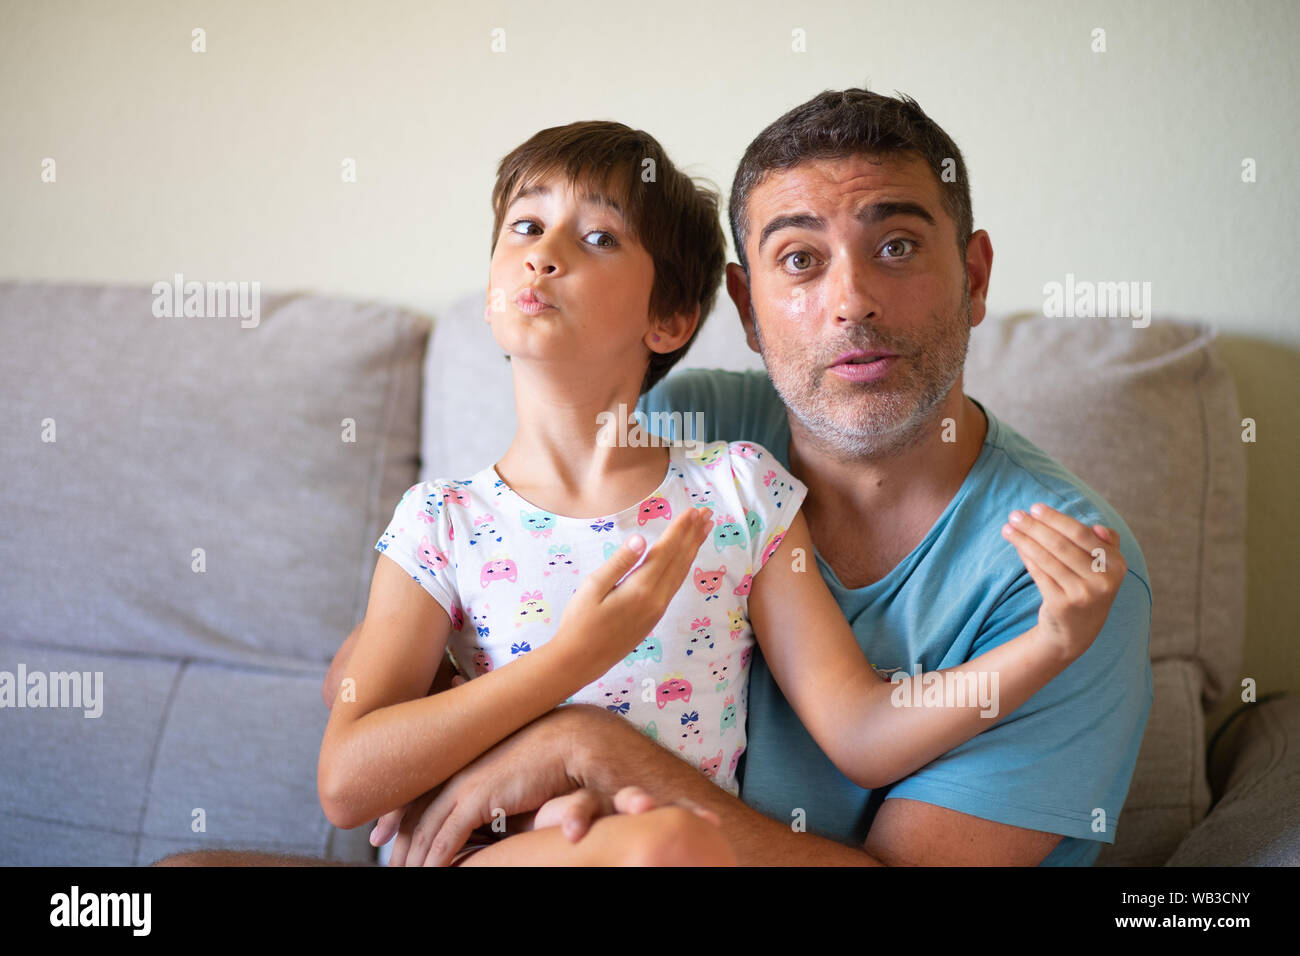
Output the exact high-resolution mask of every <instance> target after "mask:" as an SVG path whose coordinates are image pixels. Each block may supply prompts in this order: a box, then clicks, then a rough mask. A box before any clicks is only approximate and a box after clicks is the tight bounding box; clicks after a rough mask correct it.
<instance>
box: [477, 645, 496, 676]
mask: <svg viewBox="0 0 1300 956" xmlns="http://www.w3.org/2000/svg"><path fill="white" fill-rule="evenodd" d="M491 670H492V658H490V657H488V652H487V651H485V650H483V648H481V647H476V648H474V676H475V677H482V676H483V675H484V674H487V673H490V672H491Z"/></svg>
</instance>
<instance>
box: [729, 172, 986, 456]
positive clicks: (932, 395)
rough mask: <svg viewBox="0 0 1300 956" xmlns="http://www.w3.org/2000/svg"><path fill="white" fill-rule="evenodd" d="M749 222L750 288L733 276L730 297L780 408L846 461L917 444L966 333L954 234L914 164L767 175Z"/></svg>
mask: <svg viewBox="0 0 1300 956" xmlns="http://www.w3.org/2000/svg"><path fill="white" fill-rule="evenodd" d="M747 216H748V225H749V234H748V236H747V237H746V246H747V249H746V252H747V254H748V260H749V283H748V288H747V289H746V288H745V287H744V282H743V275H744V273H743V272H741V270H740V269H739V267H738V266H731V267H729V270H728V272H729V274H728V288H729V289H730V290H731V292H732V295H733V298H737V296H738V294H740V295H743V294H744V293H746V292H747V293H748V297H749V304H751V306H752V309H751V314H750V316H749V318H748V319H747V320H746V323H745V324H746V328H747V331H748V332H749V333H750V344H751V347H754V348H756V349H757V350H758V351H759V352H760V353H761V354H762V356H763V361H764V363H765V364H766V365H767V371H768V375H769V376H770V377H771V379H772V383H773V385H775V387H776V390H777V392H778V393H779V394H780V395H781V398H782V399H783V400H784V401H785V404H786V405H787V407H789V408H790V410H791V411H792V412H793V413H794V415H795V416H796V417H797V418H798V419H799V420H800V421H801V422H802V424H803V425H804V427H805V428H806V429H807V430H808V431H809V432H810V433H812V434H813V435H814V436H816V437H817V438H818V439H819V440H820V441H821V442H822V443H823V444H824V445H826V446H827V447H828V448H832V449H835V450H838V451H839V452H841V453H842V454H844V455H846V456H847V457H863V456H878V455H882V454H889V453H891V452H895V451H898V450H901V449H902V448H904V447H906V446H907V445H909V444H911V443H913V442H915V441H916V440H917V439H918V438H919V437H921V435H922V434H924V432H925V430H926V429H927V428H929V427H931V425H932V424H933V417H934V414H935V412H936V409H937V408H938V407H939V406H940V405H941V403H943V401H944V399H945V398H947V397H948V395H949V394H950V392H951V391H952V389H953V386H954V384H955V383H957V382H958V380H959V378H960V375H961V371H962V366H963V364H964V363H965V359H966V345H967V342H968V340H969V337H970V327H971V324H972V323H971V320H972V314H971V299H970V295H969V288H968V285H967V275H966V264H965V262H964V261H963V260H962V258H961V257H960V256H959V254H958V250H957V242H956V227H955V225H954V223H953V221H952V219H951V218H950V217H949V216H948V214H947V213H946V212H945V211H944V209H943V205H942V203H941V202H940V194H939V183H938V180H937V179H936V177H935V175H934V174H933V173H932V172H931V171H930V169H929V167H928V166H927V165H926V163H925V162H924V160H922V159H921V158H920V157H918V156H914V155H911V154H904V155H894V156H890V157H885V158H882V159H881V160H879V161H877V162H873V161H872V159H871V158H869V157H866V156H855V157H847V158H842V159H820V160H813V161H809V162H805V163H802V164H800V165H798V166H795V167H793V168H792V169H788V170H784V171H780V172H774V173H770V174H769V176H768V178H767V179H766V180H764V181H763V182H762V184H761V185H759V186H758V187H757V188H756V189H754V190H753V192H752V193H751V194H750V199H749V208H748V212H747ZM741 301H742V300H741V299H738V301H737V304H738V305H740V304H741ZM980 306H981V308H980V316H979V317H978V318H977V319H976V320H975V321H976V322H978V321H979V319H980V318H982V317H983V308H982V306H983V302H982V297H981V302H980ZM745 312H746V309H745V308H744V307H743V306H742V307H741V315H742V317H744V315H745ZM855 352H856V353H859V354H857V355H854V354H853V353H855ZM846 353H847V354H846Z"/></svg>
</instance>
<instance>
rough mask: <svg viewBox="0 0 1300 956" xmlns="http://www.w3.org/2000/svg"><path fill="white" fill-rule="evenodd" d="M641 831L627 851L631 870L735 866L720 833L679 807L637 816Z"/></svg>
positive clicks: (733, 859)
mask: <svg viewBox="0 0 1300 956" xmlns="http://www.w3.org/2000/svg"><path fill="white" fill-rule="evenodd" d="M640 816H641V818H642V820H643V822H644V823H645V827H644V828H643V829H642V830H641V832H640V833H639V834H638V837H637V839H636V841H635V845H634V846H632V847H630V848H629V855H630V857H631V858H630V860H629V862H630V863H631V864H632V865H634V866H736V865H737V860H736V854H735V852H734V851H733V850H732V849H731V845H730V844H728V843H727V840H726V837H724V836H723V835H722V831H721V830H720V829H719V828H718V827H716V826H714V825H713V824H712V823H710V822H709V821H707V820H705V819H703V818H702V817H699V816H697V815H696V814H695V813H693V812H692V811H690V810H687V809H684V808H682V807H663V808H661V809H658V810H651V811H649V812H648V813H644V814H641V815H640Z"/></svg>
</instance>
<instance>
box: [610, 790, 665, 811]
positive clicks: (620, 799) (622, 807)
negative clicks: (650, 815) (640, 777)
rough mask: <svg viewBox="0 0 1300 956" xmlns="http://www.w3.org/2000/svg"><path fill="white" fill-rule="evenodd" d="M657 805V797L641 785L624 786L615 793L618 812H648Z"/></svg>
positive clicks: (615, 805) (615, 806)
mask: <svg viewBox="0 0 1300 956" xmlns="http://www.w3.org/2000/svg"><path fill="white" fill-rule="evenodd" d="M657 806H658V803H657V802H656V801H655V798H654V797H652V796H650V794H649V793H647V792H646V791H644V790H642V789H641V788H640V787H624V788H623V789H622V790H620V791H619V792H618V793H616V794H614V810H615V811H616V812H618V813H628V814H637V813H646V812H648V811H650V810H653V809H655V807H657Z"/></svg>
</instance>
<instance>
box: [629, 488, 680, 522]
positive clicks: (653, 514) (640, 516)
mask: <svg viewBox="0 0 1300 956" xmlns="http://www.w3.org/2000/svg"><path fill="white" fill-rule="evenodd" d="M672 516H673V509H672V507H671V506H670V505H669V504H668V499H667V498H661V497H659V496H658V495H651V496H650V497H649V498H647V499H646V500H645V501H643V502H641V507H640V508H639V509H637V515H636V523H637V524H639V525H643V524H645V523H646V522H647V521H653V520H654V519H655V518H663V519H665V520H669V519H671V518H672Z"/></svg>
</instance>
